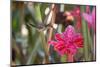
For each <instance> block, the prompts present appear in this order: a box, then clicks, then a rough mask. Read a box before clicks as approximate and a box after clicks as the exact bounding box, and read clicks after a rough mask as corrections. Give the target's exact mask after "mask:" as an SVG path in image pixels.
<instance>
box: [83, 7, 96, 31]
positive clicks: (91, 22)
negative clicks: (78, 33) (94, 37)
mask: <svg viewBox="0 0 100 67" xmlns="http://www.w3.org/2000/svg"><path fill="white" fill-rule="evenodd" d="M95 12H96V9H95V7H94V8H93V10H92V12H91V13H89V14H88V13H83V14H82V15H83V18H84V19H85V20H86V21H87V23H88V24H89V25H90V27H92V28H93V29H94V31H95V25H96V22H95V21H96V15H95Z"/></svg>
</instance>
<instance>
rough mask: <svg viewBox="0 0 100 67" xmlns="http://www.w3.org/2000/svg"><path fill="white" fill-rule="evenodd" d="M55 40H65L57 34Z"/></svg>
mask: <svg viewBox="0 0 100 67" xmlns="http://www.w3.org/2000/svg"><path fill="white" fill-rule="evenodd" d="M55 39H56V40H57V41H64V40H63V38H62V35H61V34H59V33H56V34H55Z"/></svg>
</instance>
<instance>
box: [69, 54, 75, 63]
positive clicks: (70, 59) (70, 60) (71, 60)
mask: <svg viewBox="0 0 100 67" xmlns="http://www.w3.org/2000/svg"><path fill="white" fill-rule="evenodd" d="M73 56H74V55H72V54H67V61H68V62H74V59H73Z"/></svg>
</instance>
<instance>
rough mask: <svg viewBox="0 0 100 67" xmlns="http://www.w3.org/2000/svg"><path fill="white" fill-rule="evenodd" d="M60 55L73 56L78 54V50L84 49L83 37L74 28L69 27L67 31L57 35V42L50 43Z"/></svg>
mask: <svg viewBox="0 0 100 67" xmlns="http://www.w3.org/2000/svg"><path fill="white" fill-rule="evenodd" d="M49 44H51V45H52V46H53V47H54V50H55V51H57V52H58V53H59V54H60V55H64V54H72V55H74V54H75V53H76V52H77V49H78V48H82V47H83V37H82V35H81V34H80V33H76V32H75V30H74V27H73V26H71V25H69V26H68V27H67V28H66V29H65V31H64V32H63V33H62V34H60V33H56V34H55V40H52V41H49Z"/></svg>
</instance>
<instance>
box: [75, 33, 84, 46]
mask: <svg viewBox="0 0 100 67" xmlns="http://www.w3.org/2000/svg"><path fill="white" fill-rule="evenodd" d="M73 41H74V44H75V46H76V47H78V48H82V47H83V37H82V35H81V34H79V33H78V34H76V35H75V36H74V40H73Z"/></svg>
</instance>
